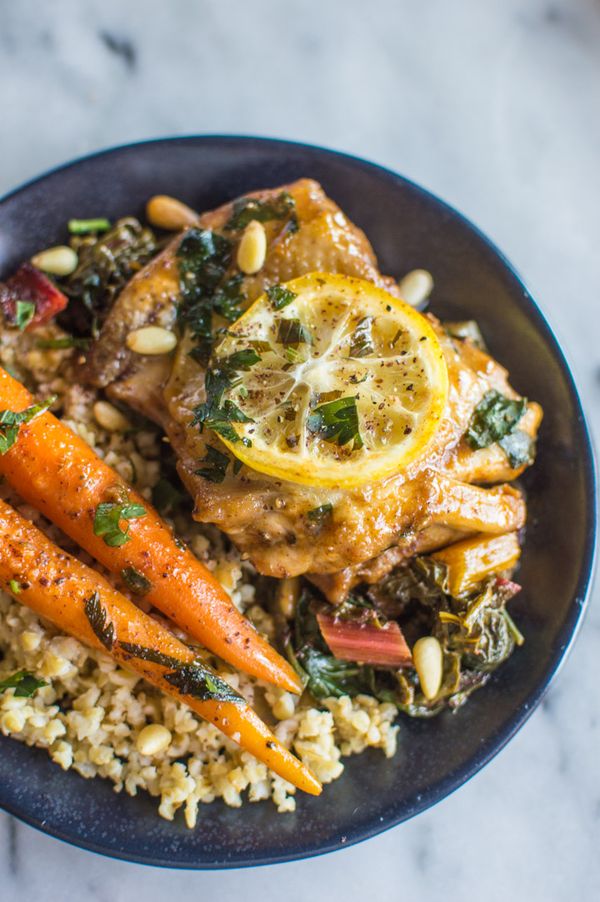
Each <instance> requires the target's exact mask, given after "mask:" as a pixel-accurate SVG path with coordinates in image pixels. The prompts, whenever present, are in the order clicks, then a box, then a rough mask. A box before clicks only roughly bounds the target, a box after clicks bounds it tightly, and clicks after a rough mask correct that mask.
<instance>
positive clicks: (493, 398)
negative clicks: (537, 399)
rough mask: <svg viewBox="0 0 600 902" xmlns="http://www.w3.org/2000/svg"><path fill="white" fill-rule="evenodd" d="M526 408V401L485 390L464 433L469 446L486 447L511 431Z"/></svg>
mask: <svg viewBox="0 0 600 902" xmlns="http://www.w3.org/2000/svg"><path fill="white" fill-rule="evenodd" d="M526 410H527V401H526V400H525V399H524V398H521V399H520V400H518V401H514V400H512V399H511V398H507V397H505V396H504V395H501V394H500V392H497V391H496V390H495V389H494V390H492V391H489V392H487V393H486V394H485V395H484V396H483V398H482V400H481V401H480V402H479V404H478V405H477V407H476V408H475V410H474V412H473V416H472V417H471V422H470V423H469V428H468V429H467V431H466V433H465V439H466V441H467V444H469V445H470V447H471V448H487V447H489V446H490V445H493V444H494V442H499V441H500V440H501V439H503V438H504V437H505V436H507V435H510V433H511V432H513V430H514V428H515V426H516V425H517V423H518V422H519V420H520V419H521V417H522V416H523V414H524V413H525V411H526Z"/></svg>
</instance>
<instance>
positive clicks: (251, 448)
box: [213, 273, 448, 488]
mask: <svg viewBox="0 0 600 902" xmlns="http://www.w3.org/2000/svg"><path fill="white" fill-rule="evenodd" d="M280 288H281V289H285V290H286V291H287V292H291V293H292V294H293V299H292V300H287V298H284V300H286V303H285V304H283V305H282V306H281V307H280V308H279V309H277V304H276V302H275V303H274V302H273V300H272V299H270V298H269V296H268V294H264V295H262V296H261V297H259V298H258V299H257V300H256V301H255V302H254V303H253V304H252V306H251V307H249V308H248V310H247V311H246V312H245V313H244V314H243V315H242V316H241V317H240V318H239V319H238V320H237V321H236V322H235V323H234V324H233V325H232V326H230V327H229V329H228V333H227V335H226V336H225V337H224V339H223V340H222V341H221V342H220V343H219V345H218V346H217V347H216V348H215V351H214V354H213V359H214V360H215V361H216V362H215V364H213V365H216V366H218V365H219V362H220V361H226V360H231V359H234V360H235V359H236V358H232V355H234V354H236V353H237V352H239V351H244V350H245V351H247V350H248V349H250V348H252V349H254V350H255V355H254V356H255V357H259V358H260V359H259V361H258V362H256V363H255V364H254V365H253V366H250V367H248V368H247V369H246V370H245V371H243V372H240V373H238V374H237V375H236V378H235V379H234V380H232V384H231V386H230V387H228V388H227V389H226V391H225V393H224V395H223V402H227V401H228V402H230V404H234V405H235V406H236V408H237V409H238V410H240V411H242V413H243V415H244V418H247V420H246V421H245V422H234V423H232V426H233V430H234V433H235V434H236V435H237V441H232V440H231V438H227V437H224V436H223V435H220V438H221V440H222V441H223V442H224V444H225V445H226V446H227V447H228V448H229V449H230V450H231V452H232V453H233V454H234V455H235V456H236V457H237V458H238V459H239V460H240V461H241V462H242V463H244V464H246V465H247V466H248V467H249V468H251V469H252V470H255V471H258V472H260V473H264V474H267V475H269V476H271V477H274V478H277V479H281V480H285V481H290V482H295V483H300V484H304V485H311V486H327V487H331V488H351V487H355V486H360V485H364V484H366V483H369V482H375V481H378V480H381V479H384V478H386V477H388V476H391V475H392V474H395V473H398V472H400V471H402V470H404V469H406V468H407V467H408V466H409V465H410V464H412V463H413V462H414V461H415V460H416V459H417V458H418V457H419V456H421V455H423V454H425V453H426V451H427V448H428V446H429V444H430V442H431V440H432V439H433V437H434V435H435V434H436V432H437V430H438V427H439V424H440V420H441V418H442V415H443V413H444V409H445V406H446V402H447V395H448V373H447V367H446V362H445V359H444V356H443V352H442V349H441V346H440V344H439V342H438V339H437V336H436V334H435V332H434V330H433V328H432V327H431V325H430V323H429V321H428V320H427V319H426V318H425V317H424V316H423V315H422V314H420V313H418V312H417V311H416V310H414V309H413V308H412V307H410V306H409V305H408V304H405V303H404V302H403V301H401V300H399V299H398V298H396V297H394V296H392V295H390V294H389V293H388V292H386V291H384V290H383V289H381V288H378V287H377V286H375V285H373V284H372V283H370V282H366V281H364V280H361V279H355V278H350V277H347V276H340V275H333V274H330V273H311V274H309V275H306V276H302V277H300V278H298V279H294V280H292V281H290V282H287V283H285V284H284V285H283V286H280Z"/></svg>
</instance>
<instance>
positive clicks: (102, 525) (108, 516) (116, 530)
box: [94, 501, 147, 548]
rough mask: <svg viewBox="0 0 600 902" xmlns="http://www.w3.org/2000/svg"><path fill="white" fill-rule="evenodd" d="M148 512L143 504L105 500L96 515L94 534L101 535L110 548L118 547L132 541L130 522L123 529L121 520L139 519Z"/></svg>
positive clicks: (97, 509)
mask: <svg viewBox="0 0 600 902" xmlns="http://www.w3.org/2000/svg"><path fill="white" fill-rule="evenodd" d="M146 513H147V511H146V508H145V507H143V506H142V505H141V504H130V503H129V502H127V501H124V502H118V501H103V502H102V503H101V504H99V505H98V507H97V508H96V513H95V515H94V535H97V536H101V537H102V539H103V540H104V544H105V545H108V546H109V547H110V548H118V547H120V546H121V545H125V543H126V542H129V541H130V536H129V535H128V532H129V524H127V525H126V527H125V529H123V528H122V527H121V520H139V518H140V517H144V516H145V515H146Z"/></svg>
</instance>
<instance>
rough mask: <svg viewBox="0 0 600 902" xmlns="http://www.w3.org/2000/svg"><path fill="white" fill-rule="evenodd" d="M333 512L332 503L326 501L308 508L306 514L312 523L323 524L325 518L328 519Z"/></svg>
mask: <svg viewBox="0 0 600 902" xmlns="http://www.w3.org/2000/svg"><path fill="white" fill-rule="evenodd" d="M332 513H333V504H331V503H330V502H327V503H326V504H320V505H319V507H313V508H312V510H309V511H308V513H307V514H306V516H307V517H308V519H309V520H310V522H311V523H314V524H315V526H323V524H324V523H325V521H326V520H328V519H329V518H330V517H331V515H332Z"/></svg>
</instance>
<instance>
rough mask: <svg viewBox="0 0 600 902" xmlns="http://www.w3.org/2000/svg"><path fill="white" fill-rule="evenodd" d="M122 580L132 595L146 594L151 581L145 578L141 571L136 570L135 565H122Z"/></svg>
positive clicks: (150, 586)
mask: <svg viewBox="0 0 600 902" xmlns="http://www.w3.org/2000/svg"><path fill="white" fill-rule="evenodd" d="M121 576H122V577H123V582H124V583H125V584H126V585H127V588H128V589H130V590H131V591H132V592H133V594H134V595H146V594H147V593H148V592H149V591H150V589H151V588H152V583H151V582H150V580H149V579H146V577H145V576H144V574H143V573H140V571H139V570H136V569H135V567H124V568H123V569H122V570H121Z"/></svg>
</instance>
